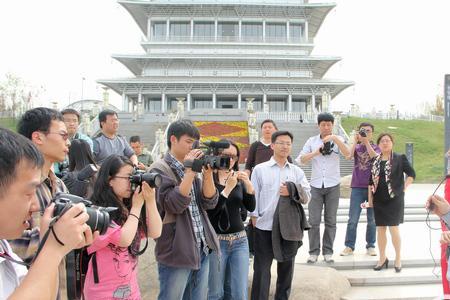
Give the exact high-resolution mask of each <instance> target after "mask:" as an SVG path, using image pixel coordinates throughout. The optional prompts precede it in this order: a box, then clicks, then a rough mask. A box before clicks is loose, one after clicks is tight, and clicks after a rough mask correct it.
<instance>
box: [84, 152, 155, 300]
mask: <svg viewBox="0 0 450 300" xmlns="http://www.w3.org/2000/svg"><path fill="white" fill-rule="evenodd" d="M133 171H134V168H133V164H132V162H131V161H130V160H129V159H128V158H126V157H124V156H118V155H110V156H109V157H108V158H106V159H105V160H104V161H103V164H102V166H101V168H100V171H99V173H98V178H97V181H96V183H95V188H94V194H93V196H92V199H91V200H92V203H93V204H95V205H98V206H103V207H115V208H117V210H115V211H113V212H110V217H111V220H112V222H113V226H110V227H109V228H108V230H107V232H106V233H105V234H104V235H101V236H100V237H98V238H97V239H95V241H94V242H93V244H92V245H91V246H89V247H88V253H89V254H90V255H93V254H94V253H95V257H94V256H92V258H91V259H90V261H89V267H88V271H87V274H86V281H85V284H84V296H85V299H113V298H119V299H120V298H122V297H123V296H124V295H126V296H127V298H129V299H140V291H139V286H138V281H137V263H138V256H139V255H140V254H142V253H140V251H139V249H140V244H141V239H142V238H146V237H147V236H146V235H148V237H151V238H158V237H159V236H160V234H161V226H162V225H161V217H160V216H159V213H158V210H157V208H156V201H155V190H154V188H151V187H150V186H149V185H148V183H147V182H143V183H142V185H141V187H137V188H136V189H135V191H134V192H133V191H132V186H131V182H130V176H131V175H132V174H133ZM144 203H145V206H144ZM143 207H145V208H146V211H145V212H143V211H142V208H143ZM94 262H95V263H94ZM94 268H95V270H94ZM96 278H97V280H96Z"/></svg>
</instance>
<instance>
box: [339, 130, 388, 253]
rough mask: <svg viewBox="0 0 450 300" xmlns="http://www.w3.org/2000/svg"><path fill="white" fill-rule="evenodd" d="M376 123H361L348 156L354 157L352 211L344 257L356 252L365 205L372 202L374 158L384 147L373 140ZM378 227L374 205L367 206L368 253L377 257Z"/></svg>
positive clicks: (346, 235)
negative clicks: (369, 189)
mask: <svg viewBox="0 0 450 300" xmlns="http://www.w3.org/2000/svg"><path fill="white" fill-rule="evenodd" d="M373 131H374V126H373V125H372V124H370V123H365V122H364V123H361V124H359V127H358V131H357V132H356V133H355V136H354V140H353V145H352V147H351V149H350V155H349V157H347V158H348V159H352V158H353V159H354V165H353V173H352V182H351V188H352V192H351V195H350V210H349V212H348V222H347V232H346V234H345V249H344V250H343V251H342V252H341V256H348V255H352V254H353V251H354V250H355V242H356V229H357V227H358V222H359V217H360V215H361V210H362V208H361V204H363V203H364V202H366V201H368V199H369V198H368V186H369V179H370V170H371V169H372V161H373V158H374V157H375V156H377V155H378V154H379V153H380V148H378V146H377V145H376V144H375V143H373V141H372V136H373ZM375 239H376V226H375V216H374V213H373V207H368V208H367V227H366V253H367V255H370V256H376V255H377V253H376V251H375Z"/></svg>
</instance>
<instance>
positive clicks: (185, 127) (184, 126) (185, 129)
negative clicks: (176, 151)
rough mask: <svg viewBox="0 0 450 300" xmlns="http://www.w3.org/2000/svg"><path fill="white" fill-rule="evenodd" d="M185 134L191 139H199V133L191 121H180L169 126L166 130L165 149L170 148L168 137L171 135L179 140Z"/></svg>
mask: <svg viewBox="0 0 450 300" xmlns="http://www.w3.org/2000/svg"><path fill="white" fill-rule="evenodd" d="M185 134H186V135H188V136H190V137H191V138H193V139H196V140H198V139H200V132H199V131H198V128H197V127H195V125H194V123H192V121H191V120H188V119H181V120H177V121H175V122H173V123H172V124H170V126H169V128H168V129H167V147H169V149H171V148H172V143H171V142H170V137H171V136H172V135H173V136H175V137H176V138H177V140H179V139H180V138H181V137H182V136H183V135H185Z"/></svg>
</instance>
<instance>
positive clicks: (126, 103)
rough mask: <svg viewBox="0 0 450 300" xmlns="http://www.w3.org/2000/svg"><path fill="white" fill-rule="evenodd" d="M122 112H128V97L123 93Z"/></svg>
mask: <svg viewBox="0 0 450 300" xmlns="http://www.w3.org/2000/svg"><path fill="white" fill-rule="evenodd" d="M122 110H123V111H124V112H129V104H128V97H127V95H126V94H125V93H122Z"/></svg>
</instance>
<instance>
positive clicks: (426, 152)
mask: <svg viewBox="0 0 450 300" xmlns="http://www.w3.org/2000/svg"><path fill="white" fill-rule="evenodd" d="M361 122H369V123H372V124H373V125H374V126H375V134H374V140H375V141H376V138H377V137H378V134H379V133H381V132H389V133H392V134H393V136H394V142H395V144H394V151H395V152H399V153H405V143H407V142H412V143H414V169H415V170H416V175H417V178H416V182H439V181H440V179H442V177H443V174H444V123H443V122H442V123H441V122H427V121H404V120H378V119H361V118H353V117H349V118H342V126H343V127H344V129H345V130H346V131H347V133H348V134H350V132H351V131H352V130H353V129H356V128H357V126H358V125H359V123H361ZM388 127H394V128H388ZM395 127H396V128H395Z"/></svg>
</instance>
